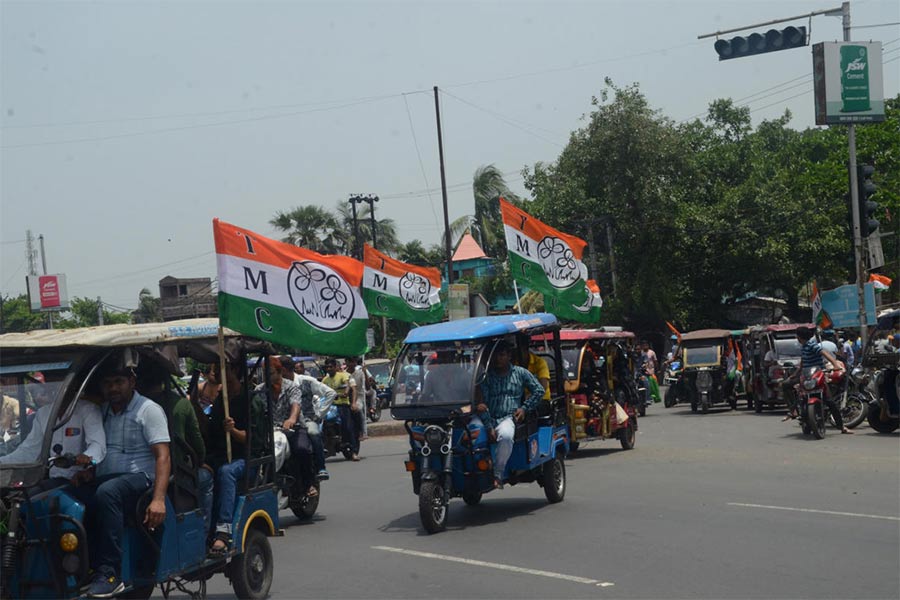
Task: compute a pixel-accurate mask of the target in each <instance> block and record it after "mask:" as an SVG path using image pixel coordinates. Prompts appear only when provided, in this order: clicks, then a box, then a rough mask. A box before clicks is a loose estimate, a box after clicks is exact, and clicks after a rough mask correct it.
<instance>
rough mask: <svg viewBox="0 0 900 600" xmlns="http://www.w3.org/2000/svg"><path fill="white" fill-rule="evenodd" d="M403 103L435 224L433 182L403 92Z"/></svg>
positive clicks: (435, 212) (436, 219) (436, 218)
mask: <svg viewBox="0 0 900 600" xmlns="http://www.w3.org/2000/svg"><path fill="white" fill-rule="evenodd" d="M403 104H404V105H405V106H406V118H407V119H408V120H409V130H410V132H412V139H413V145H414V146H415V148H416V156H417V157H418V159H419V169H420V170H421V171H422V179H424V180H425V193H426V194H427V195H428V206H430V207H431V214H432V215H433V216H434V224H435V225H438V216H437V211H436V210H435V209H434V199H433V198H432V197H431V192H429V191H428V190H429V188H430V187H431V184H430V183H428V175H427V174H426V172H425V163H424V162H422V153H421V152H419V140H418V139H417V138H416V128H415V127H414V126H413V120H412V113H411V112H410V110H409V101H407V99H406V94H403ZM438 228H440V227H438Z"/></svg>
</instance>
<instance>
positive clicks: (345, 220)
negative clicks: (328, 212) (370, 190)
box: [337, 201, 400, 254]
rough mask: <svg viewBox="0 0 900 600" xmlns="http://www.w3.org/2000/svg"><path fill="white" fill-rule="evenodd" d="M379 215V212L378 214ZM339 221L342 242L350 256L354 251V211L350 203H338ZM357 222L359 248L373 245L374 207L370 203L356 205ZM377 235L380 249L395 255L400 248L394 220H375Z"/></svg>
mask: <svg viewBox="0 0 900 600" xmlns="http://www.w3.org/2000/svg"><path fill="white" fill-rule="evenodd" d="M376 215H377V212H376ZM337 220H338V222H339V223H340V224H341V234H342V236H341V240H342V242H343V246H344V248H345V249H346V250H345V252H346V253H347V254H350V253H351V252H352V251H353V241H354V240H353V234H354V229H353V209H352V207H351V206H350V203H349V202H344V201H340V202H338V203H337ZM356 222H357V227H358V228H359V246H360V249H361V248H362V245H363V243H368V244H369V245H371V244H372V207H371V206H370V205H369V204H368V203H362V204H357V205H356ZM375 233H376V234H378V235H377V238H378V239H377V241H378V249H379V250H381V251H382V252H385V253H387V254H393V253H394V252H395V251H396V250H397V249H398V248H399V246H400V242H399V240H398V239H397V227H396V225H395V224H394V220H393V219H377V218H376V219H375Z"/></svg>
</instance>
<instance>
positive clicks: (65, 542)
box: [59, 532, 78, 552]
mask: <svg viewBox="0 0 900 600" xmlns="http://www.w3.org/2000/svg"><path fill="white" fill-rule="evenodd" d="M59 547H60V548H61V549H62V551H63V552H75V550H77V549H78V536H77V535H75V534H74V533H71V532H69V533H64V534H62V535H61V536H60V538H59Z"/></svg>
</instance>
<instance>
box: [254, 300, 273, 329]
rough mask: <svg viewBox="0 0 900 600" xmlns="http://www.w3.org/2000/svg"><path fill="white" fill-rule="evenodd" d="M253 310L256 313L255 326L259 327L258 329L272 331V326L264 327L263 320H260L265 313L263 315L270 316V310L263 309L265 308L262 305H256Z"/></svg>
mask: <svg viewBox="0 0 900 600" xmlns="http://www.w3.org/2000/svg"><path fill="white" fill-rule="evenodd" d="M253 312H254V313H255V315H256V326H257V327H259V330H260V331H263V332H265V333H272V328H271V327H266V326H265V325H264V324H263V320H262V318H263V315H265V316H267V317H270V316H272V313H270V312H269V311H268V309H265V308H263V307H262V306H257V307H256V310H255V311H253Z"/></svg>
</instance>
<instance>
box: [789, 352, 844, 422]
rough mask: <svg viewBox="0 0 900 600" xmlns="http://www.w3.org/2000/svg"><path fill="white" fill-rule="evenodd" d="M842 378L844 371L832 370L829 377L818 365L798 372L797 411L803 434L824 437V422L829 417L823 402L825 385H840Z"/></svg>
mask: <svg viewBox="0 0 900 600" xmlns="http://www.w3.org/2000/svg"><path fill="white" fill-rule="evenodd" d="M843 380H844V371H832V372H831V376H830V377H829V376H828V375H827V374H826V373H825V371H823V370H822V369H821V368H819V367H807V368H805V369H803V371H802V372H801V373H800V391H799V394H798V398H797V411H798V420H799V421H800V427H801V429H802V430H803V434H804V435H810V434H812V436H813V437H815V438H816V439H817V440H821V439H823V438H824V437H825V422H826V421H827V420H828V418H829V415H828V408H827V407H826V406H825V402H824V399H825V393H826V386H828V385H829V384H831V385H832V386H838V385H842V384H843Z"/></svg>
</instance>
